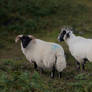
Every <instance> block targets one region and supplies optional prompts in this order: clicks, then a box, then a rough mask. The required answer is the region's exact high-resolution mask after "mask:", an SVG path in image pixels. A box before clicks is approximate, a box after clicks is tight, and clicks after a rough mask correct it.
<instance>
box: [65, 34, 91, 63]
mask: <svg viewBox="0 0 92 92" xmlns="http://www.w3.org/2000/svg"><path fill="white" fill-rule="evenodd" d="M65 42H66V43H67V44H68V46H69V50H70V52H71V54H72V56H74V58H75V59H76V60H77V61H78V62H80V63H82V62H83V59H84V58H87V59H88V60H89V61H90V62H92V39H86V38H83V37H81V36H75V35H74V34H73V33H71V34H70V38H68V39H66V40H65Z"/></svg>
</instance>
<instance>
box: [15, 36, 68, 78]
mask: <svg viewBox="0 0 92 92" xmlns="http://www.w3.org/2000/svg"><path fill="white" fill-rule="evenodd" d="M19 40H21V50H22V52H23V54H24V55H25V56H26V58H27V60H28V61H29V62H30V63H35V68H37V67H40V68H42V69H44V70H45V69H47V70H50V71H51V74H50V76H51V78H54V74H55V71H56V70H57V71H58V72H59V77H60V78H61V74H62V73H61V72H62V71H63V69H65V68H66V59H65V55H64V50H63V48H62V47H61V46H60V45H58V44H56V43H52V42H46V41H43V40H40V39H37V38H35V37H34V36H32V35H18V36H17V37H16V39H15V41H16V42H18V41H19Z"/></svg>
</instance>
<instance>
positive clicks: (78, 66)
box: [76, 61, 80, 70]
mask: <svg viewBox="0 0 92 92" xmlns="http://www.w3.org/2000/svg"><path fill="white" fill-rule="evenodd" d="M76 63H77V70H80V63H79V62H78V61H77V62H76Z"/></svg>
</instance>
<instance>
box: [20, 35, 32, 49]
mask: <svg viewBox="0 0 92 92" xmlns="http://www.w3.org/2000/svg"><path fill="white" fill-rule="evenodd" d="M20 40H21V42H22V45H23V48H26V47H27V46H28V44H29V42H30V41H31V40H32V39H31V38H30V37H28V36H22V37H21V38H20Z"/></svg>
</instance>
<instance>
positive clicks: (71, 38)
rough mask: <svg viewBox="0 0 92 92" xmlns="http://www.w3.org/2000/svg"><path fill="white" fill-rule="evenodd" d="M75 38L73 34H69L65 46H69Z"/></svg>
mask: <svg viewBox="0 0 92 92" xmlns="http://www.w3.org/2000/svg"><path fill="white" fill-rule="evenodd" d="M75 38H76V36H75V35H74V34H71V35H70V37H69V38H67V39H66V40H65V42H66V44H67V45H68V46H70V45H71V44H72V41H73V40H74V39H75Z"/></svg>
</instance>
